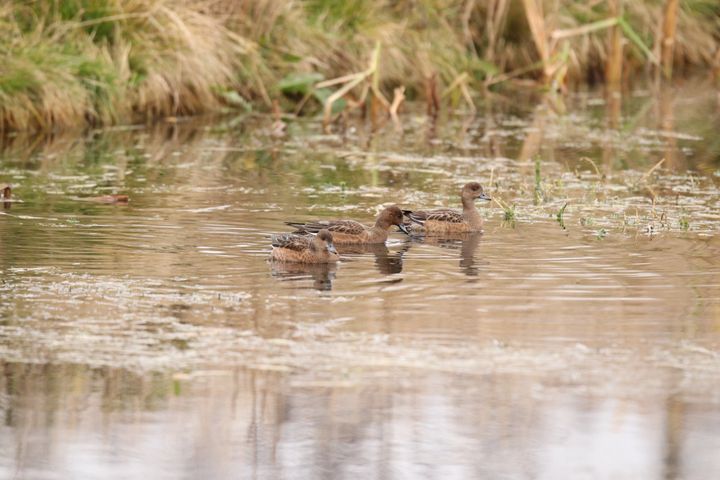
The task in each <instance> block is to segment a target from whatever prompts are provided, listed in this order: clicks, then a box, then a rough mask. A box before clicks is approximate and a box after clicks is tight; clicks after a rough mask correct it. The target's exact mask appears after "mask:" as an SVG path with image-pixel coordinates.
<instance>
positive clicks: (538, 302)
mask: <svg viewBox="0 0 720 480" xmlns="http://www.w3.org/2000/svg"><path fill="white" fill-rule="evenodd" d="M716 95H717V94H716V93H713V92H712V91H710V90H708V89H707V88H706V87H704V86H700V87H698V86H694V88H692V89H685V90H680V91H678V92H663V93H662V94H661V95H656V94H655V93H654V92H642V91H640V92H637V93H636V94H634V95H632V96H628V97H626V98H625V99H624V103H623V104H622V108H621V109H618V108H616V107H618V106H617V105H613V103H612V102H611V103H610V104H609V105H608V104H606V102H605V101H604V100H603V97H602V96H601V95H599V94H596V93H587V94H579V95H575V96H574V97H573V98H572V99H570V100H568V102H567V103H566V104H564V105H563V104H559V103H558V101H557V100H556V99H555V100H553V99H531V98H528V99H522V101H520V102H514V103H512V104H511V103H508V102H504V101H501V100H497V101H496V102H494V103H488V104H486V105H483V107H482V108H481V110H480V112H479V114H478V115H477V116H475V117H471V116H463V115H456V116H448V117H446V118H441V119H440V120H439V121H438V122H437V123H433V122H431V121H430V120H429V119H427V118H426V117H424V116H422V115H415V114H412V113H406V114H405V115H403V118H404V124H403V126H402V132H399V131H398V130H396V129H394V128H393V127H392V126H391V125H388V126H386V127H385V128H383V129H382V130H380V131H378V132H375V133H373V132H370V131H369V128H368V127H367V126H366V125H364V124H363V123H362V122H360V121H357V122H351V123H350V124H349V125H347V127H346V128H345V129H342V130H341V131H336V132H335V133H333V134H324V133H322V128H321V125H320V124H319V123H318V122H316V121H314V120H288V126H287V130H288V135H287V136H286V137H285V138H277V137H275V136H273V134H272V131H273V128H272V125H271V123H272V120H269V119H266V118H264V117H257V116H252V117H246V118H240V119H233V120H229V121H228V120H208V121H202V120H193V121H192V122H185V123H183V122H181V123H179V124H169V125H164V126H158V127H156V128H154V129H144V128H130V129H110V130H106V131H98V132H92V133H89V134H87V135H85V136H82V137H78V136H62V137H58V138H54V139H40V140H37V139H31V140H30V139H25V138H16V139H10V143H9V144H8V146H7V147H6V148H5V150H4V152H3V153H2V155H1V156H0V184H4V183H10V184H12V185H13V187H14V190H13V202H12V203H7V204H6V205H5V206H4V207H5V208H3V209H0V413H2V417H1V418H2V421H0V477H11V478H15V477H17V478H111V477H117V478H129V477H140V476H143V477H148V478H164V477H167V478H177V477H178V476H186V477H202V478H237V477H240V478H250V477H252V478H255V477H266V478H269V477H272V478H306V477H307V478H342V477H348V478H358V477H359V478H410V477H420V478H443V479H444V478H450V477H468V478H475V477H488V478H686V479H690V478H698V479H705V478H712V477H713V474H715V475H718V474H720V457H719V456H718V455H717V452H718V451H720V437H719V436H718V435H717V432H718V431H719V429H720V241H718V238H717V232H718V230H719V229H720V195H719V194H720V141H719V139H718V137H717V134H716V132H717V131H719V130H720V113H719V112H720V107H719V105H718V100H717V98H716ZM663 158H664V159H665V160H664V162H663V163H661V164H660V165H659V166H658V167H657V168H655V169H653V167H654V166H655V165H657V164H658V162H660V160H661V159H663ZM537 169H539V171H537ZM469 180H478V181H480V182H482V183H483V184H484V185H486V190H487V191H488V192H489V193H490V194H491V195H492V196H493V197H495V198H497V199H498V200H499V201H500V203H501V204H503V205H507V206H508V208H510V207H511V206H514V216H515V218H514V219H506V213H505V212H504V211H503V209H502V208H500V206H499V204H498V203H492V204H490V205H486V204H484V205H482V206H481V209H482V212H483V214H484V215H485V217H486V219H487V220H486V227H485V232H484V234H483V235H467V236H464V237H455V238H447V237H427V238H422V237H413V238H408V237H406V236H404V235H403V234H401V233H393V234H392V235H391V238H390V240H389V241H388V244H387V246H386V247H382V246H381V247H378V248H367V249H351V250H346V251H345V252H343V253H344V255H343V256H344V260H343V261H342V262H341V263H340V264H339V265H337V266H331V267H327V266H321V267H313V268H309V267H302V266H292V265H285V266H283V265H273V264H270V263H268V262H267V256H268V252H269V234H271V233H273V232H281V231H285V226H284V225H283V221H285V220H295V219H300V220H303V219H307V220H310V219H315V218H330V217H351V218H356V219H358V220H362V221H365V222H367V223H371V222H372V219H373V217H374V215H375V214H376V213H377V211H378V210H379V209H380V208H381V207H382V205H384V204H389V203H398V204H400V205H402V206H407V207H412V206H436V205H437V206H441V205H450V206H457V205H458V198H457V192H458V189H459V187H460V186H461V185H462V184H463V183H464V182H466V181H469ZM0 186H2V185H0ZM115 193H120V194H127V195H129V196H130V202H129V204H127V205H123V204H106V203H101V202H99V201H97V199H94V198H93V197H98V196H104V195H108V194H115ZM566 204H567V207H566V208H565V210H564V214H563V215H562V216H561V217H559V216H558V214H559V212H560V210H561V209H562V207H563V206H564V205H566Z"/></svg>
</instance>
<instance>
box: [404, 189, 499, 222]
mask: <svg viewBox="0 0 720 480" xmlns="http://www.w3.org/2000/svg"><path fill="white" fill-rule="evenodd" d="M460 198H461V199H462V206H463V209H462V212H458V211H457V210H450V209H447V208H440V209H437V210H403V214H404V215H405V216H406V217H407V218H408V219H410V221H411V222H413V223H415V224H416V225H417V227H419V228H417V227H416V225H413V227H414V229H415V228H417V229H418V230H420V231H424V232H427V233H464V232H480V231H482V227H483V220H482V217H481V216H480V212H479V211H478V209H477V207H476V206H475V200H476V199H479V200H486V201H487V200H492V199H491V198H490V197H489V196H487V195H486V194H485V192H484V191H483V188H482V186H481V185H480V184H479V183H477V182H470V183H468V184H466V185H465V186H464V187H463V188H462V190H461V191H460Z"/></svg>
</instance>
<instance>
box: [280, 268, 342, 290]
mask: <svg viewBox="0 0 720 480" xmlns="http://www.w3.org/2000/svg"><path fill="white" fill-rule="evenodd" d="M269 263H270V265H271V269H272V276H273V277H275V278H278V279H280V280H282V281H291V282H296V281H304V280H308V279H312V282H313V284H312V285H313V288H314V289H315V290H320V291H330V290H332V286H333V280H335V272H336V271H337V264H335V263H318V264H309V263H293V262H272V261H271V262H269Z"/></svg>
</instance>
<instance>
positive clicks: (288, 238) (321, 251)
mask: <svg viewBox="0 0 720 480" xmlns="http://www.w3.org/2000/svg"><path fill="white" fill-rule="evenodd" d="M272 246H273V249H272V252H270V258H271V259H272V260H276V261H279V262H295V263H333V262H337V261H338V260H340V255H338V253H337V250H335V245H333V236H332V233H330V232H328V231H327V230H320V231H319V232H318V234H317V235H312V236H309V235H307V236H306V235H295V234H292V233H284V234H277V235H273V236H272Z"/></svg>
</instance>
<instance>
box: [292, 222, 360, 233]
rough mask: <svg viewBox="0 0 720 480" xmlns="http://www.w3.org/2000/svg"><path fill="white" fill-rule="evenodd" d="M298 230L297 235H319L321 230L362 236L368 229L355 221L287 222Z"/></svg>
mask: <svg viewBox="0 0 720 480" xmlns="http://www.w3.org/2000/svg"><path fill="white" fill-rule="evenodd" d="M285 223H286V224H287V225H290V226H291V227H295V228H296V229H297V231H296V233H301V234H302V233H305V234H307V233H318V232H319V231H320V230H323V229H325V230H329V231H330V232H331V233H342V234H345V235H360V234H361V233H363V232H364V231H365V230H366V228H365V225H363V224H362V223H360V222H356V221H355V220H318V221H316V222H308V223H301V222H285Z"/></svg>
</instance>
